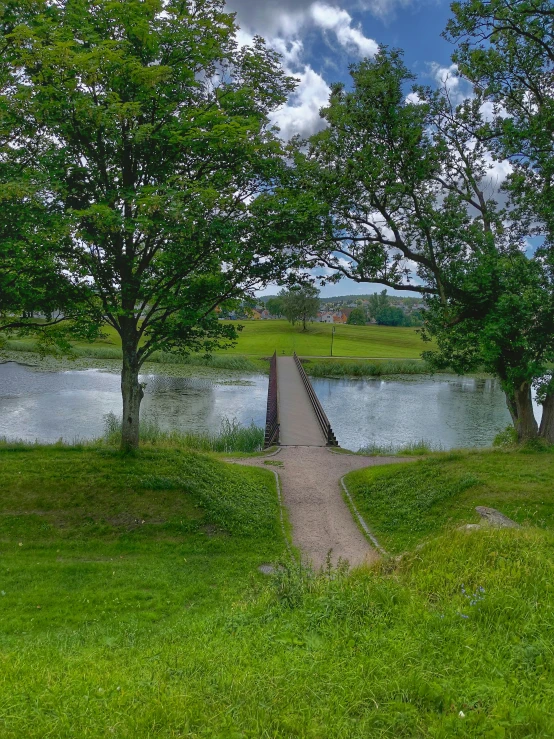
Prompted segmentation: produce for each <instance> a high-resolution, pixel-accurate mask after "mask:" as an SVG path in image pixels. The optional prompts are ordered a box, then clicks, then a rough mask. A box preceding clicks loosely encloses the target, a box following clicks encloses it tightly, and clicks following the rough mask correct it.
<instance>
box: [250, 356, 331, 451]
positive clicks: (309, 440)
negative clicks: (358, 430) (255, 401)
mask: <svg viewBox="0 0 554 739" xmlns="http://www.w3.org/2000/svg"><path fill="white" fill-rule="evenodd" d="M275 444H278V445H280V446H319V447H322V446H338V442H337V440H336V438H335V435H334V433H333V429H332V428H331V424H330V423H329V419H328V418H327V416H326V414H325V411H324V410H323V407H322V405H321V403H320V402H319V400H318V397H317V395H316V394H315V391H314V389H313V387H312V383H311V382H310V378H309V377H308V375H307V374H306V372H305V370H304V367H302V364H301V362H300V359H299V358H298V356H297V355H296V353H294V355H293V356H292V357H278V356H277V352H276V353H275V354H274V355H273V357H272V358H271V367H270V373H269V390H268V395H267V416H266V427H265V447H266V448H267V447H270V446H273V445H275Z"/></svg>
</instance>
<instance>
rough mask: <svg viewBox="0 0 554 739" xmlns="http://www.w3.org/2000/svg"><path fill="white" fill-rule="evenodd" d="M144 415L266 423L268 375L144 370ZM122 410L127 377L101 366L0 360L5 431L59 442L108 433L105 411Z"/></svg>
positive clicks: (175, 422) (197, 424)
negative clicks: (212, 376)
mask: <svg viewBox="0 0 554 739" xmlns="http://www.w3.org/2000/svg"><path fill="white" fill-rule="evenodd" d="M140 379H141V382H146V383H147V385H146V390H145V396H144V400H143V402H142V416H143V418H145V419H152V418H155V419H156V420H157V421H158V423H159V425H160V426H161V428H163V429H168V430H170V429H178V430H182V431H185V430H194V431H200V432H203V431H215V430H217V429H219V427H220V425H221V421H222V419H223V418H224V417H228V418H237V420H238V421H240V422H241V423H243V424H246V425H247V424H249V423H250V422H251V421H254V423H256V424H257V425H259V426H263V425H264V423H265V407H266V401H267V378H266V377H265V376H263V375H254V376H252V375H248V376H247V377H240V376H239V377H238V378H237V380H236V382H237V383H238V384H228V380H225V379H223V380H221V382H218V381H217V380H216V381H213V380H209V379H205V378H190V377H164V376H160V375H142V376H141V378H140ZM110 412H111V413H115V414H117V415H120V414H121V395H120V379H119V376H118V375H116V374H112V373H109V372H100V371H98V370H85V371H69V372H37V371H34V370H32V369H29V368H27V367H23V366H21V365H19V364H15V363H14V362H8V363H6V364H2V365H0V436H5V437H7V438H11V439H25V440H27V441H35V439H38V440H39V441H43V442H54V441H57V440H58V439H64V440H66V441H70V442H71V441H74V440H75V439H93V438H97V437H99V436H101V435H102V433H103V430H104V424H103V417H104V416H105V415H106V414H107V413H110Z"/></svg>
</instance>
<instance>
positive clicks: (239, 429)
mask: <svg viewBox="0 0 554 739" xmlns="http://www.w3.org/2000/svg"><path fill="white" fill-rule="evenodd" d="M104 422H105V432H104V441H105V442H106V443H107V444H108V445H110V446H115V447H117V446H118V445H119V444H120V443H121V419H120V418H117V416H116V415H115V414H113V413H109V414H107V416H106V417H105V419H104ZM264 433H265V431H264V429H262V428H259V427H258V426H256V425H255V424H254V423H251V424H250V426H246V427H244V426H242V424H240V423H239V422H238V421H237V420H236V419H232V420H229V419H228V418H225V419H223V420H222V422H221V428H220V430H219V433H217V434H207V433H206V434H200V433H192V432H189V433H185V432H180V431H162V430H161V429H160V426H159V424H158V423H157V421H156V420H155V419H153V420H148V421H141V424H140V436H141V439H142V442H143V444H147V445H149V446H162V447H180V448H185V449H195V450H196V451H199V452H225V453H230V452H243V453H251V452H260V451H262V449H263V447H264Z"/></svg>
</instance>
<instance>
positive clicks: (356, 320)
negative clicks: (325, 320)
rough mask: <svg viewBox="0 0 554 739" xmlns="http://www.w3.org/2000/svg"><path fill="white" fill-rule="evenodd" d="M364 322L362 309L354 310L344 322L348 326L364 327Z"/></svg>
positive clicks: (364, 316)
mask: <svg viewBox="0 0 554 739" xmlns="http://www.w3.org/2000/svg"><path fill="white" fill-rule="evenodd" d="M366 322H367V321H366V314H365V311H364V310H363V308H354V309H353V310H352V312H351V313H350V315H349V316H348V320H347V321H346V323H347V324H348V325H349V326H365V325H366Z"/></svg>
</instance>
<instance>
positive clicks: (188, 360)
mask: <svg viewBox="0 0 554 739" xmlns="http://www.w3.org/2000/svg"><path fill="white" fill-rule="evenodd" d="M0 350H1V351H0V356H1V355H6V356H8V357H9V358H12V356H13V355H15V358H17V356H18V355H23V354H36V352H37V344H36V342H34V341H23V340H21V339H12V340H7V341H5V342H4V343H3V345H2V347H0ZM72 355H73V356H72V357H69V358H64V357H61V356H60V357H56V356H55V355H54V357H50V356H48V357H46V358H45V359H46V360H50V361H52V360H53V361H54V362H55V361H59V362H64V363H68V362H75V360H82V359H92V360H97V361H100V362H102V361H104V362H109V363H110V365H111V364H112V363H114V364H115V363H120V362H121V359H122V354H121V349H120V348H119V347H118V346H113V345H111V344H107V343H104V342H98V343H96V344H81V345H78V346H75V347H73V349H72ZM152 365H162V366H163V367H164V368H166V367H167V366H173V365H184V366H187V367H202V368H209V369H215V370H232V371H237V372H259V371H260V368H261V365H260V364H259V363H258V362H256V361H255V360H252V359H248V358H247V357H240V356H226V355H221V354H214V355H212V356H209V357H206V356H201V355H190V356H188V357H186V356H179V355H177V354H170V353H166V352H154V353H153V354H152V356H151V358H150V360H149V361H148V362H147V363H146V364H145V367H150V366H152Z"/></svg>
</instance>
